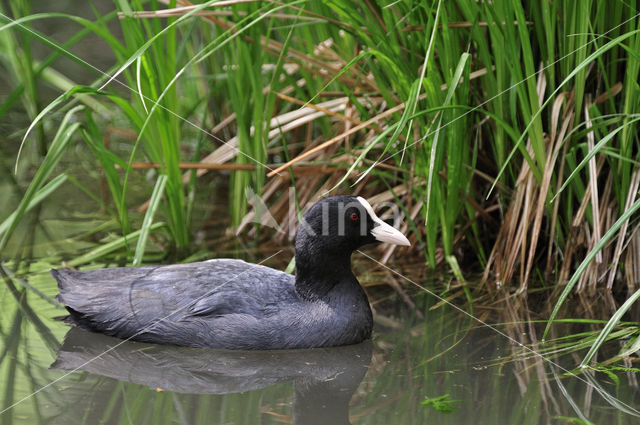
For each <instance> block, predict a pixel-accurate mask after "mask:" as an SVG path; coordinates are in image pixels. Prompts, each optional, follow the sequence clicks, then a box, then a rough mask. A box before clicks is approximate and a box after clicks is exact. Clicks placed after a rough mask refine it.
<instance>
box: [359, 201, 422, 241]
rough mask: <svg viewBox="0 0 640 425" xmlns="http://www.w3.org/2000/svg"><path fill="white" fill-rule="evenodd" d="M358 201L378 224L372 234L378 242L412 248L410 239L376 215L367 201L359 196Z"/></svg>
mask: <svg viewBox="0 0 640 425" xmlns="http://www.w3.org/2000/svg"><path fill="white" fill-rule="evenodd" d="M358 201H359V202H360V203H361V204H362V206H363V207H364V209H365V210H367V214H369V216H370V217H371V219H372V220H373V222H374V223H376V224H377V226H375V227H374V228H373V229H371V234H372V235H373V237H374V238H376V240H378V241H380V242H386V243H392V244H395V245H402V246H410V245H411V243H410V242H409V239H407V238H406V236H405V235H403V234H402V233H401V232H400V231H399V230H398V229H396V228H395V227H393V226H391V225H389V224H387V223H385V222H384V221H382V220H381V219H380V218H379V217H378V216H377V215H376V213H374V212H373V208H372V207H371V204H369V202H367V200H366V199H364V198H362V197H360V196H358Z"/></svg>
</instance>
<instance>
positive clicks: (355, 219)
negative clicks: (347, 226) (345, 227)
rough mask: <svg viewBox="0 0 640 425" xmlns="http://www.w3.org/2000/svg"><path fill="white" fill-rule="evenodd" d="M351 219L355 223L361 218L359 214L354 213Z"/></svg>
mask: <svg viewBox="0 0 640 425" xmlns="http://www.w3.org/2000/svg"><path fill="white" fill-rule="evenodd" d="M349 218H350V219H351V220H353V221H358V219H360V217H358V213H355V212H352V213H351V215H350V216H349Z"/></svg>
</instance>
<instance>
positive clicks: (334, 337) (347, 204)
mask: <svg viewBox="0 0 640 425" xmlns="http://www.w3.org/2000/svg"><path fill="white" fill-rule="evenodd" d="M304 218H305V222H304V223H303V224H304V225H301V226H300V227H299V229H298V234H297V236H296V254H295V255H296V276H292V275H290V274H286V273H284V272H281V271H277V270H274V269H271V268H269V267H264V266H261V265H257V264H250V263H246V262H244V261H241V260H232V259H216V260H210V261H203V262H198V263H190V264H175V265H168V266H146V267H136V268H112V269H101V270H91V271H72V270H52V274H53V276H54V277H55V278H56V280H57V281H58V287H59V289H60V294H59V295H58V300H59V301H60V302H61V303H63V304H64V305H65V306H66V307H67V310H69V313H70V316H69V320H68V321H69V322H70V323H71V324H73V325H76V326H79V327H82V328H84V329H87V330H91V331H95V332H101V333H104V334H107V335H111V336H115V337H119V338H125V339H134V340H139V341H146V342H155V343H162V344H173V345H183V346H190V347H210V348H227V349H262V350H268V349H287V348H312V347H328V346H338V345H347V344H355V343H358V342H361V341H364V340H365V339H368V338H369V337H370V336H371V328H372V326H373V320H372V314H371V308H370V307H369V301H368V299H367V296H366V294H365V292H364V290H363V289H362V287H361V286H360V284H359V283H358V280H357V279H356V277H355V276H354V275H353V273H352V272H351V254H352V253H353V251H354V250H356V249H358V248H359V247H361V246H362V245H366V244H370V243H375V242H390V243H396V244H401V245H408V244H409V241H408V240H407V239H406V238H405V237H404V236H403V235H402V234H401V233H400V232H398V231H397V230H395V229H394V228H393V227H391V226H390V225H388V224H386V223H384V222H382V220H380V219H379V218H378V217H377V216H376V215H375V213H374V212H373V209H372V208H371V205H369V203H368V202H367V201H365V200H364V199H362V198H354V197H350V196H339V197H330V198H325V199H324V200H322V201H320V202H318V203H316V204H315V205H314V206H313V207H312V208H311V209H310V210H309V211H308V212H307V213H306V214H305V216H304Z"/></svg>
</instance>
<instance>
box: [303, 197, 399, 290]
mask: <svg viewBox="0 0 640 425" xmlns="http://www.w3.org/2000/svg"><path fill="white" fill-rule="evenodd" d="M376 242H389V243H393V244H396V245H407V246H408V245H409V241H408V240H407V238H406V237H405V236H404V235H403V234H402V233H400V232H399V231H398V230H396V229H395V228H393V227H392V226H390V225H389V224H387V223H385V222H384V221H382V220H381V219H380V218H379V217H378V216H377V215H376V214H375V213H374V212H373V208H372V207H371V205H370V204H369V203H368V202H367V201H366V200H365V199H364V198H361V197H354V196H332V197H329V198H324V199H322V200H321V201H319V202H317V203H316V204H315V205H313V206H312V207H311V208H310V209H309V211H307V213H306V214H305V215H304V219H303V220H302V222H301V223H300V226H298V234H297V236H296V289H297V290H298V292H299V293H300V294H301V295H302V296H304V297H307V298H319V297H322V296H324V294H326V293H328V291H329V290H330V289H331V288H332V287H333V286H334V285H336V284H337V283H339V282H345V281H346V282H355V283H356V285H357V280H356V279H355V277H354V276H353V273H351V253H353V251H355V250H356V249H358V248H360V247H361V246H363V245H366V244H370V243H376Z"/></svg>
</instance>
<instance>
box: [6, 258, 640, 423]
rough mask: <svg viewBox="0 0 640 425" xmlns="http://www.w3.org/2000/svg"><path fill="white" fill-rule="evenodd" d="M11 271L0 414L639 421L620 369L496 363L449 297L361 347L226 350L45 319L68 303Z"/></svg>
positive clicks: (153, 419) (197, 419)
mask: <svg viewBox="0 0 640 425" xmlns="http://www.w3.org/2000/svg"><path fill="white" fill-rule="evenodd" d="M9 272H10V270H8V268H7V267H6V266H5V267H4V269H3V274H4V279H3V285H2V290H0V308H1V310H0V381H1V382H2V387H1V388H2V405H1V406H2V409H8V410H6V411H4V412H3V413H2V414H1V415H0V423H1V424H67V425H68V424H76V423H77V424H97V423H105V424H131V423H134V424H174V423H181V424H256V423H262V424H271V423H272V424H279V423H296V424H303V423H304V424H319V423H325V424H341V423H344V424H346V423H354V424H357V423H361V424H378V423H380V424H415V423H430V424H440V423H441V424H503V423H504V424H545V423H581V422H579V419H580V418H582V420H584V421H586V420H589V421H591V422H592V423H596V424H601V423H602V424H612V423H620V424H627V423H628V424H631V423H638V420H639V418H638V416H637V412H635V411H634V408H635V406H637V401H638V390H637V388H633V387H632V385H631V384H630V383H632V382H634V381H633V380H630V379H627V378H628V377H627V376H626V375H624V374H621V375H620V376H618V377H617V380H618V381H617V382H616V379H613V377H612V376H609V375H606V374H603V373H597V374H595V375H594V376H593V377H592V378H590V379H591V380H592V382H585V380H586V379H585V378H587V377H590V375H589V376H586V375H583V376H582V377H580V378H575V377H568V376H562V370H560V369H558V368H557V367H554V366H553V365H550V364H548V363H545V362H541V361H539V360H538V359H537V358H530V359H528V360H518V361H514V362H500V361H497V362H496V361H495V359H498V358H501V357H503V356H505V355H509V354H510V353H511V352H512V350H513V349H514V346H513V345H512V344H510V343H509V341H508V340H507V339H505V338H504V337H502V336H500V335H498V334H496V333H495V332H493V331H492V330H490V329H487V328H478V327H476V323H475V322H473V321H471V320H470V319H469V318H468V317H467V316H463V315H461V314H460V313H458V312H456V311H454V310H451V309H450V308H449V307H441V308H438V309H436V310H434V311H431V310H428V309H426V307H428V305H429V304H432V303H430V301H429V298H426V297H425V298H423V299H422V300H421V301H420V304H421V306H420V308H421V309H423V311H426V318H425V320H424V321H421V320H411V319H410V318H409V317H410V314H409V313H408V312H405V313H407V314H405V315H404V318H403V321H402V322H403V323H406V326H404V327H402V328H400V329H394V330H393V331H389V330H388V329H386V328H384V327H382V326H379V327H378V329H377V331H376V332H375V335H374V339H373V342H372V343H370V344H362V345H358V346H351V347H339V348H334V349H318V350H299V351H295V350H294V351H283V352H271V353H269V352H267V353H256V352H253V353H252V352H229V351H215V350H200V349H185V348H178V347H164V346H154V345H150V344H142V343H132V342H128V343H121V341H120V340H117V339H113V338H108V337H104V336H101V335H97V334H91V333H87V332H84V331H80V330H76V329H73V330H71V331H70V329H69V328H68V327H67V325H65V324H64V323H63V322H61V321H58V320H55V319H54V317H56V316H60V315H61V314H63V313H64V310H62V309H61V308H60V306H58V305H56V304H55V303H52V302H51V301H50V300H51V298H53V296H55V293H56V289H55V284H54V281H53V279H52V278H51V277H50V276H49V275H48V274H47V273H44V272H43V273H33V274H30V275H28V277H27V278H26V280H22V281H21V280H20V279H16V278H12V277H10V276H9V275H8V273H9ZM24 285H29V286H30V287H32V288H33V289H37V290H38V291H40V294H38V293H36V292H34V291H33V290H32V289H27V288H25V286H24ZM569 360H570V359H569ZM493 364H495V365H493ZM76 369H77V370H76ZM34 392H35V394H33V395H31V394H32V393H34ZM426 398H429V399H430V400H431V402H427V403H425V402H424V400H425V399H426ZM625 405H626V406H625ZM11 406H13V407H11ZM625 409H626V411H625ZM565 418H568V419H565ZM582 423H587V422H582Z"/></svg>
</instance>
